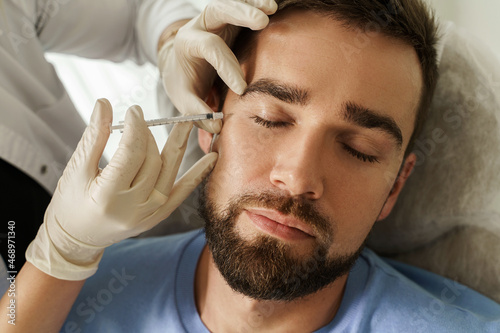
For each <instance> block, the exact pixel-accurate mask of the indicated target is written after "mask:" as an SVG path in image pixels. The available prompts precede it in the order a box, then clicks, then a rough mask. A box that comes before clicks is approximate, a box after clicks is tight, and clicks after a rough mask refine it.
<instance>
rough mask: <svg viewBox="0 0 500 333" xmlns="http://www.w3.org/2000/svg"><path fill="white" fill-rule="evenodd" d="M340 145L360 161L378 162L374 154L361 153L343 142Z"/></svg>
mask: <svg viewBox="0 0 500 333" xmlns="http://www.w3.org/2000/svg"><path fill="white" fill-rule="evenodd" d="M342 146H343V147H344V149H345V150H346V151H347V152H348V153H349V154H351V155H352V156H354V157H356V158H357V159H358V160H360V161H363V162H369V163H380V162H379V160H378V159H377V158H376V157H375V156H372V155H367V154H363V153H361V152H359V151H357V150H356V149H353V148H351V147H349V146H348V145H346V144H345V143H343V144H342Z"/></svg>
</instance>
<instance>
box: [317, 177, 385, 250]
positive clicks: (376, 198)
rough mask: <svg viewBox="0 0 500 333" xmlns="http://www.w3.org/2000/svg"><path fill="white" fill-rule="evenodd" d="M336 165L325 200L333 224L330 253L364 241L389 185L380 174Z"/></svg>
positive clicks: (382, 204) (350, 247)
mask: <svg viewBox="0 0 500 333" xmlns="http://www.w3.org/2000/svg"><path fill="white" fill-rule="evenodd" d="M339 169H340V168H338V169H337V172H336V173H335V175H334V176H332V177H331V178H330V180H329V183H328V189H327V191H325V196H324V204H325V206H326V207H328V208H327V210H326V211H325V212H329V215H330V216H331V217H332V219H333V221H334V222H335V225H336V228H335V229H336V230H335V240H334V244H333V247H332V249H331V251H332V253H350V252H353V251H355V250H357V249H358V248H359V247H360V246H361V244H362V243H363V242H364V240H365V238H366V237H367V235H368V233H369V232H370V230H371V228H372V227H373V224H374V223H375V221H376V219H377V217H378V216H379V214H380V211H381V209H382V207H383V206H384V203H385V200H386V198H387V195H388V194H389V189H390V187H389V186H387V185H386V182H385V181H384V180H383V179H381V177H380V175H379V174H377V175H376V176H375V173H376V172H374V173H370V175H363V174H361V173H355V172H354V171H353V170H352V169H350V170H343V169H340V170H339Z"/></svg>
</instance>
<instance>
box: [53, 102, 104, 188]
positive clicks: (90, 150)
mask: <svg viewBox="0 0 500 333" xmlns="http://www.w3.org/2000/svg"><path fill="white" fill-rule="evenodd" d="M112 121H113V109H112V107H111V104H110V103H109V101H108V100H107V99H104V98H102V99H98V100H97V101H96V104H95V106H94V111H93V112H92V116H91V117H90V123H89V125H88V126H87V128H86V129H85V132H84V133H83V136H82V139H81V140H80V142H79V143H78V146H77V147H76V150H75V152H74V153H73V155H72V156H71V159H70V160H69V162H68V166H67V167H66V169H65V170H64V176H63V177H62V178H61V185H62V186H64V183H65V182H66V179H72V178H73V177H71V176H70V175H71V174H72V173H73V172H77V170H79V171H80V172H82V174H81V177H83V179H88V180H90V179H93V178H94V177H95V176H96V174H97V172H98V170H99V160H100V159H101V156H102V153H103V151H104V148H105V147H106V143H107V142H108V138H109V135H110V133H111V130H110V126H111V123H112Z"/></svg>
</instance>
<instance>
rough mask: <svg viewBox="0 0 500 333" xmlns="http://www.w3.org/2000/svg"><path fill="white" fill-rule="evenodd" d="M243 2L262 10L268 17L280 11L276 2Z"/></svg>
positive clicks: (262, 0) (257, 0)
mask: <svg viewBox="0 0 500 333" xmlns="http://www.w3.org/2000/svg"><path fill="white" fill-rule="evenodd" d="M240 1H241V0H240ZM243 2H244V3H246V4H249V5H250V6H253V7H255V8H258V9H260V10H262V11H263V12H264V13H265V14H266V15H271V14H274V13H276V11H277V10H278V4H277V3H276V1H275V0H243Z"/></svg>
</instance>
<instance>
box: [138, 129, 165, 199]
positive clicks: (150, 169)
mask: <svg viewBox="0 0 500 333" xmlns="http://www.w3.org/2000/svg"><path fill="white" fill-rule="evenodd" d="M147 132H148V133H147V134H148V143H147V145H148V146H147V150H146V158H145V160H144V163H143V164H142V166H141V168H140V169H139V172H137V175H136V176H135V178H134V180H133V181H132V185H131V187H132V189H133V190H134V191H135V192H136V195H137V196H138V197H139V198H140V202H144V201H146V200H147V198H148V197H149V195H150V194H151V191H152V190H153V189H154V186H155V184H156V181H157V179H158V176H159V174H160V170H161V165H162V161H161V157H160V153H159V151H158V146H157V145H156V141H155V139H154V137H153V134H152V133H151V131H150V130H149V129H148V130H147Z"/></svg>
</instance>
